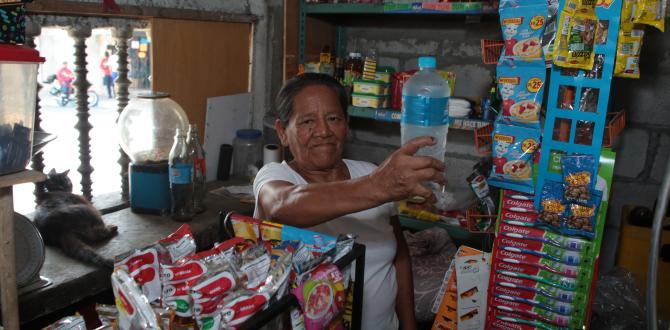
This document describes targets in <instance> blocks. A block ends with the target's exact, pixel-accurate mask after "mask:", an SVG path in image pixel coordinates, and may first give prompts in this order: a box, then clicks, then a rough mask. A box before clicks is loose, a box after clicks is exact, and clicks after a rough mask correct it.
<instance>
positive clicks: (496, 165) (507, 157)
mask: <svg viewBox="0 0 670 330" xmlns="http://www.w3.org/2000/svg"><path fill="white" fill-rule="evenodd" d="M539 143H540V131H539V129H536V128H528V127H521V126H515V125H511V124H508V123H504V122H502V121H498V122H496V123H495V124H494V130H493V170H492V171H491V176H490V177H489V185H491V186H494V187H499V188H505V189H513V190H516V191H521V192H525V193H533V189H534V183H533V158H534V154H535V151H536V150H537V147H538V145H539Z"/></svg>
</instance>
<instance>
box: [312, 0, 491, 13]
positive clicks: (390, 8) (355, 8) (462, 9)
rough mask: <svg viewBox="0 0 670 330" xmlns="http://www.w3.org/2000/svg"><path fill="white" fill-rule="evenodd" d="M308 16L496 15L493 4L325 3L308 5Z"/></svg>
mask: <svg viewBox="0 0 670 330" xmlns="http://www.w3.org/2000/svg"><path fill="white" fill-rule="evenodd" d="M304 12H305V13H306V14H432V15H435V14H437V15H486V14H496V13H497V12H498V9H497V8H495V6H493V5H492V2H488V1H485V2H440V3H411V4H394V3H387V4H383V5H379V4H367V3H323V4H306V5H305V6H304Z"/></svg>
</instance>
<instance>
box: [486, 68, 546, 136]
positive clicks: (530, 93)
mask: <svg viewBox="0 0 670 330" xmlns="http://www.w3.org/2000/svg"><path fill="white" fill-rule="evenodd" d="M496 73H497V75H496V76H497V77H498V90H499V91H500V97H501V100H502V102H501V108H502V113H501V115H499V118H502V119H504V120H509V121H510V122H513V123H515V124H520V125H523V126H529V127H538V128H539V127H540V110H541V108H542V96H543V93H544V83H545V80H546V75H547V71H546V69H545V65H544V62H514V63H512V62H506V63H501V64H498V67H497V69H496Z"/></svg>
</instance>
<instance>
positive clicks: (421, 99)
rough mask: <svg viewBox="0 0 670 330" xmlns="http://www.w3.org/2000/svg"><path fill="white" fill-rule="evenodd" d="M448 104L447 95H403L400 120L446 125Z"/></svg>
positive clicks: (420, 123) (418, 123)
mask: <svg viewBox="0 0 670 330" xmlns="http://www.w3.org/2000/svg"><path fill="white" fill-rule="evenodd" d="M448 104H449V98H448V97H428V96H408V95H403V97H402V107H403V109H402V117H401V118H400V122H401V123H404V124H410V125H418V126H438V125H447V124H449V108H448Z"/></svg>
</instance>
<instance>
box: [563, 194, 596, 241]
mask: <svg viewBox="0 0 670 330" xmlns="http://www.w3.org/2000/svg"><path fill="white" fill-rule="evenodd" d="M601 198H602V195H601V193H600V192H599V191H597V190H594V191H593V192H592V193H591V195H590V198H589V200H588V201H587V202H586V203H583V204H577V203H572V204H570V205H569V206H568V209H567V212H566V216H565V218H564V220H563V229H562V231H563V232H564V233H566V234H568V235H577V236H582V237H586V238H588V239H593V238H594V237H595V228H596V216H597V215H598V207H599V206H600V200H601Z"/></svg>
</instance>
